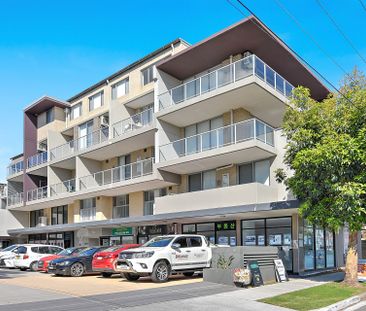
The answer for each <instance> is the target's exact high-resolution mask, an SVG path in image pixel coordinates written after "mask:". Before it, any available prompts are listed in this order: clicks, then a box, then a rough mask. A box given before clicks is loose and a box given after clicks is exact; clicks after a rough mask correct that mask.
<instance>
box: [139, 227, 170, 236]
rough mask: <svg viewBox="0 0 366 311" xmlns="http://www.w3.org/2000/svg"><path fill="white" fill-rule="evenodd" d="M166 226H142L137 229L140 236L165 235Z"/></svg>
mask: <svg viewBox="0 0 366 311" xmlns="http://www.w3.org/2000/svg"><path fill="white" fill-rule="evenodd" d="M167 229H168V228H167V225H156V226H142V227H139V234H140V235H158V234H166V233H167Z"/></svg>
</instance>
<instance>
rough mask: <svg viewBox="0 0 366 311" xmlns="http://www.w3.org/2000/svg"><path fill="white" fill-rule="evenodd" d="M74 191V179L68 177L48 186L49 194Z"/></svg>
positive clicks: (54, 194)
mask: <svg viewBox="0 0 366 311" xmlns="http://www.w3.org/2000/svg"><path fill="white" fill-rule="evenodd" d="M75 191H76V180H75V179H70V180H65V181H63V182H60V183H58V184H54V185H51V186H50V196H51V197H53V196H56V195H59V194H62V193H72V192H75Z"/></svg>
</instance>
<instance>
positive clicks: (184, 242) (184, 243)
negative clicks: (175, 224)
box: [173, 237, 188, 248]
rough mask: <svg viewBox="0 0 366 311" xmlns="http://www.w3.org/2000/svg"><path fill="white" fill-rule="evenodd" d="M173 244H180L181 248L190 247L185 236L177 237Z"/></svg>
mask: <svg viewBox="0 0 366 311" xmlns="http://www.w3.org/2000/svg"><path fill="white" fill-rule="evenodd" d="M173 244H179V245H180V246H179V248H186V247H188V244H187V238H185V237H182V238H177V239H176V240H175V241H174V242H173Z"/></svg>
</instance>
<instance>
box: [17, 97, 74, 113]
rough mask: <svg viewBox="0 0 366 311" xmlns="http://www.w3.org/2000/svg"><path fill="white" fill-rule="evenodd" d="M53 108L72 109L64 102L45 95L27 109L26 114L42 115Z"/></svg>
mask: <svg viewBox="0 0 366 311" xmlns="http://www.w3.org/2000/svg"><path fill="white" fill-rule="evenodd" d="M53 107H59V108H68V107H70V104H69V103H68V102H65V101H63V100H59V99H56V98H53V97H50V96H47V95H45V96H42V97H41V98H39V99H37V100H36V101H34V102H33V103H31V104H30V105H29V106H28V107H26V108H25V109H24V112H25V113H27V114H32V115H39V114H40V113H42V112H45V111H47V110H49V109H51V108H53Z"/></svg>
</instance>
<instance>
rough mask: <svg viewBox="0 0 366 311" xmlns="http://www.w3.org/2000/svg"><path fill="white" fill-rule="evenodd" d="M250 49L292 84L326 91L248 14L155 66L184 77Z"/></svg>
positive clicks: (320, 92) (319, 96) (316, 93)
mask: <svg viewBox="0 0 366 311" xmlns="http://www.w3.org/2000/svg"><path fill="white" fill-rule="evenodd" d="M245 51H250V52H251V53H253V54H256V55H257V56H258V57H259V58H261V59H262V60H263V61H264V62H266V63H267V64H268V65H269V66H271V67H272V68H273V69H274V70H275V71H277V72H278V73H279V74H280V75H282V76H283V77H284V78H285V79H286V80H288V81H289V82H290V83H291V84H292V85H294V86H295V87H296V86H299V85H302V86H305V87H307V88H309V89H310V90H311V94H312V96H313V97H314V98H315V99H317V100H321V99H324V98H325V97H326V96H327V95H328V94H329V90H328V88H327V87H326V86H324V84H322V82H320V81H319V80H318V78H316V77H315V76H314V74H313V73H312V72H311V71H310V70H309V69H308V68H307V67H306V66H305V65H304V64H303V63H302V62H301V61H300V60H299V59H298V58H297V57H296V55H295V54H294V53H293V52H292V51H291V50H290V48H289V47H288V46H287V45H286V44H285V43H284V42H283V41H282V40H281V39H280V38H279V37H278V36H277V35H276V34H274V33H273V32H272V31H271V30H270V29H269V28H268V27H267V26H265V25H264V24H263V23H262V22H261V21H260V20H258V19H257V18H255V17H254V16H250V17H248V18H246V19H244V20H242V21H240V22H238V23H236V24H234V25H232V26H230V27H228V28H226V29H224V30H222V31H220V32H218V33H216V34H214V35H212V36H210V37H208V38H207V39H205V40H203V41H200V42H198V43H197V44H194V45H192V46H190V47H188V48H187V49H185V50H183V51H181V52H179V53H177V54H176V55H174V56H172V57H170V58H168V59H166V60H164V61H161V62H160V63H159V64H158V65H157V68H158V69H160V70H162V71H164V72H166V73H168V74H170V75H172V76H174V77H176V78H178V79H179V80H185V79H187V78H189V77H192V76H194V75H196V74H198V73H200V72H203V71H205V70H207V69H209V68H212V67H214V66H216V65H218V64H220V63H221V62H222V61H223V60H225V59H227V58H228V56H229V55H236V54H239V53H243V52H245Z"/></svg>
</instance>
